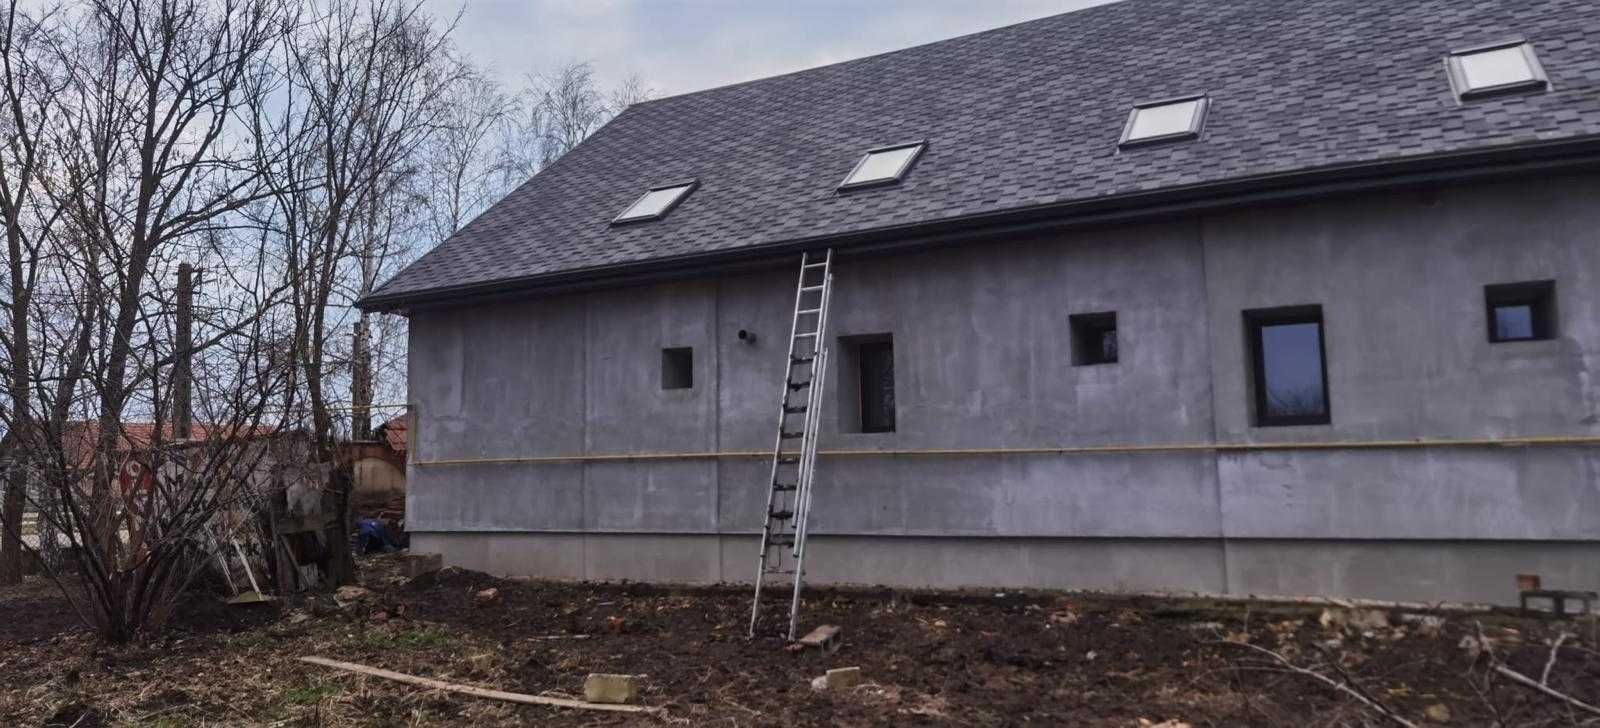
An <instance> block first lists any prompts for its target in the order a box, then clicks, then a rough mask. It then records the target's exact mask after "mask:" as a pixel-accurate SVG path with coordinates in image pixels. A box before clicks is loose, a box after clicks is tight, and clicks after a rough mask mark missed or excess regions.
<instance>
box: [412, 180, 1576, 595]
mask: <svg viewBox="0 0 1600 728" xmlns="http://www.w3.org/2000/svg"><path fill="white" fill-rule="evenodd" d="M1596 199H1600V176H1595V175H1580V176H1571V177H1565V178H1558V179H1550V180H1541V183H1540V184H1538V185H1531V184H1526V183H1494V184H1489V183H1477V184H1464V185H1458V186H1453V187H1448V188H1441V189H1433V190H1425V191H1413V192H1398V193H1384V194H1369V195H1359V196H1346V197H1339V198H1332V199H1328V200H1324V201H1319V202H1315V203H1304V204H1295V205H1283V206H1274V207H1262V208H1256V209H1248V210H1238V211H1233V212H1227V213H1217V214H1210V215H1205V216H1198V217H1193V218H1185V219H1173V220H1166V221H1161V222H1155V223H1149V224H1142V225H1129V226H1123V227H1117V228H1107V229H1101V230H1095V231H1085V232H1076V233H1072V234H1064V235H1057V236H1052V237H1048V238H1030V239H1018V240H1014V241H1008V242H1004V243H985V244H982V245H970V246H965V247H952V248H946V249H941V250H934V251H928V252H922V253H916V254H906V255H901V256H898V257H895V258H893V259H885V258H878V259H870V258H863V259H852V258H849V257H848V256H845V257H841V259H840V261H839V263H838V269H837V273H836V281H835V282H836V294H835V299H834V310H833V332H832V333H833V335H834V336H836V337H851V336H865V335H880V334H890V335H892V336H893V341H894V357H895V399H896V403H897V406H896V420H897V430H896V431H895V432H890V433H873V434H863V433H859V432H851V431H850V430H851V429H852V417H851V416H850V415H851V414H852V413H850V412H848V411H847V408H848V407H849V406H850V404H851V403H850V402H849V401H839V402H830V408H832V411H831V412H830V413H829V415H828V417H827V418H826V421H825V427H824V433H823V438H822V442H821V448H822V450H823V451H824V456H823V457H822V459H821V460H820V462H819V472H818V480H817V493H816V500H815V503H816V508H817V510H816V512H815V515H814V516H813V519H812V525H813V533H814V534H816V535H815V538H814V541H813V542H812V543H813V550H812V552H811V554H810V555H809V556H808V562H807V565H808V567H809V571H810V575H811V577H812V578H813V580H814V581H834V582H849V583H884V584H896V585H905V586H980V585H981V586H1039V587H1094V588H1127V589H1183V590H1191V589H1193V590H1204V591H1228V592H1258V593H1276V594H1282V593H1311V594H1325V595H1349V596H1368V597H1381V598H1405V599H1421V600H1439V599H1451V600H1454V599H1471V600H1487V601H1495V602H1509V601H1512V600H1513V599H1514V598H1515V592H1514V576H1515V574H1517V573H1539V574H1541V575H1542V576H1543V577H1544V582H1545V584H1546V585H1548V586H1552V587H1557V588H1585V589H1592V588H1595V587H1597V586H1600V558H1597V557H1600V447H1596V446H1593V445H1578V444H1574V445H1568V446H1547V445H1546V446H1529V447H1493V446H1490V447H1448V448H1445V447H1429V448H1391V449H1338V448H1335V449H1297V450H1242V451H1239V450H1226V451H1210V450H1195V451H1186V452H1140V453H1103V454H1071V455H1060V454H1039V453H1032V454H1018V453H1013V454H983V455H979V454H970V455H910V454H905V455H881V456H878V455H873V456H862V455H853V456H829V455H827V453H828V452H829V451H837V450H851V451H859V450H882V451H894V452H907V451H921V450H948V449H972V448H986V449H994V450H1006V449H1016V448H1052V447H1089V446H1106V445H1112V446H1125V445H1157V444H1172V443H1220V444H1229V445H1233V444H1246V445H1248V444H1302V445H1311V444H1327V443H1361V442H1372V441H1379V440H1382V441H1397V440H1400V441H1404V440H1417V439H1427V440H1461V439H1488V440H1492V439H1497V438H1536V437H1596V436H1600V296H1596V295H1595V294H1594V291H1596V290H1600V239H1597V238H1596V235H1597V233H1596V232H1595V231H1597V230H1600V205H1596V204H1595V203H1594V201H1595V200H1596ZM1543 280H1554V281H1555V295H1556V308H1557V310H1558V312H1559V319H1558V322H1557V326H1556V331H1557V335H1556V337H1555V338H1553V339H1550V340H1544V341H1528V342H1516V343H1490V342H1489V341H1488V340H1487V337H1486V318H1485V317H1486V312H1485V302H1484V286H1486V285H1491V284H1500V283H1515V282H1523V281H1543ZM793 284H794V271H793V270H781V271H772V272H768V273H752V274H745V275H739V276H730V277H723V278H715V279H706V280H698V281H687V282H679V283H670V284H661V285H653V286H646V287H638V288H630V289H626V290H608V291H600V292H591V293H575V294H567V295H560V296H550V297H543V298H530V299H524V300H518V301H510V302H497V303H493V304H485V305H480V306H473V307H463V308H452V309H433V310H420V311H417V312H415V313H414V314H413V316H412V322H411V329H410V331H411V346H410V351H411V355H410V386H411V392H412V401H413V402H414V403H415V405H416V408H417V409H416V415H417V431H416V432H415V433H414V434H413V439H412V442H413V450H412V453H413V457H414V458H415V460H416V463H415V465H414V467H412V468H411V470H410V472H409V481H410V482H409V484H408V488H409V493H408V516H409V520H408V526H409V527H410V528H411V529H412V530H413V531H414V532H416V536H415V539H416V540H415V542H414V543H415V545H416V548H417V549H418V550H424V551H438V552H441V553H443V554H444V555H445V558H446V561H447V562H448V563H452V564H460V565H464V566H470V567H474V568H481V569H485V570H488V571H493V572H497V573H506V574H532V575H541V576H552V577H562V578H592V579H623V578H626V579H641V580H658V581H701V582H703V581H725V580H743V579H748V578H749V576H750V574H749V573H748V572H753V570H754V561H755V553H754V552H755V546H754V543H753V540H752V537H751V536H750V535H749V534H751V533H752V532H753V531H756V530H758V529H759V527H760V518H761V509H762V506H763V504H764V501H765V497H766V476H767V473H766V465H765V464H764V463H763V462H762V461H761V460H760V459H758V458H749V457H737V456H716V457H692V458H684V459H646V460H615V459H612V458H613V457H614V456H618V455H627V454H645V453H676V454H708V453H710V454H715V453H724V454H725V453H734V452H743V451H760V450H765V449H768V448H770V447H771V443H772V438H773V435H774V433H773V427H774V424H775V422H774V420H775V417H776V406H777V401H778V396H779V382H780V381H781V379H782V370H783V355H784V348H783V347H784V346H785V343H786V342H785V337H786V335H787V333H788V326H789V311H790V307H791V305H792V303H793ZM1306 304H1315V305H1319V306H1321V308H1322V312H1323V321H1324V327H1325V340H1326V358H1327V365H1326V369H1327V373H1328V392H1329V401H1330V403H1331V411H1332V422H1331V423H1330V424H1325V425H1307V426H1294V427H1259V426H1256V423H1255V422H1253V418H1252V406H1251V402H1250V398H1251V396H1252V395H1251V392H1250V381H1251V374H1250V363H1249V357H1248V353H1247V347H1246V341H1245V336H1246V327H1245V326H1244V323H1243V319H1242V312H1243V311H1245V310H1249V309H1257V308H1271V307H1282V306H1298V305H1306ZM1106 311H1115V312H1116V313H1117V321H1118V339H1119V344H1120V347H1119V348H1120V356H1119V361H1118V362H1117V363H1115V364H1106V365H1095V366H1074V365H1073V364H1072V362H1073V358H1072V336H1071V332H1070V329H1069V326H1068V317H1069V316H1070V315H1072V314H1078V313H1094V312H1106ZM741 329H744V330H747V331H753V332H755V333H757V335H758V338H757V340H756V343H755V344H754V345H752V344H750V343H747V342H745V341H741V340H739V339H738V337H737V332H738V331H739V330H741ZM679 347H691V348H692V349H693V382H694V386H693V387H691V388H686V389H663V388H662V387H661V372H660V361H661V350H662V349H664V348H679ZM832 376H833V377H835V378H836V379H835V381H834V382H833V384H831V385H830V391H831V392H833V393H839V392H849V391H851V388H850V387H849V386H846V385H850V384H851V382H849V381H840V380H838V379H837V378H839V377H849V376H851V375H850V374H849V373H848V372H847V371H844V370H843V368H838V369H835V370H834V371H833V372H832ZM571 457H576V458H578V460H561V461H541V460H538V458H571ZM584 458H589V459H587V460H584Z"/></svg>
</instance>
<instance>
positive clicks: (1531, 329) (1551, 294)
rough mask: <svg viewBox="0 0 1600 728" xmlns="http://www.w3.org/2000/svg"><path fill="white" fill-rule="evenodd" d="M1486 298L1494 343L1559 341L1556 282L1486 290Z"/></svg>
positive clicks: (1523, 284) (1517, 284)
mask: <svg viewBox="0 0 1600 728" xmlns="http://www.w3.org/2000/svg"><path fill="white" fill-rule="evenodd" d="M1483 297H1484V302H1485V304H1486V305H1487V307H1488V308H1487V315H1488V321H1489V341H1490V342H1491V343H1496V344H1498V343H1504V342H1510V341H1541V340H1544V339H1553V338H1555V336H1556V321H1555V313H1556V303H1555V299H1556V284H1555V281H1533V282H1529V283H1502V284H1498V285H1493V286H1484V287H1483Z"/></svg>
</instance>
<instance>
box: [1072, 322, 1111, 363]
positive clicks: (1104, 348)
mask: <svg viewBox="0 0 1600 728" xmlns="http://www.w3.org/2000/svg"><path fill="white" fill-rule="evenodd" d="M1067 321H1068V322H1069V323H1070V325H1071V327H1072V363H1073V365H1074V366H1088V365H1091V364H1115V363H1117V314H1116V312H1115V311H1112V312H1107V313H1080V314H1075V315H1073V316H1069V317H1068V318H1067Z"/></svg>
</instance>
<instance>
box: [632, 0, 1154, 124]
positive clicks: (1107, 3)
mask: <svg viewBox="0 0 1600 728" xmlns="http://www.w3.org/2000/svg"><path fill="white" fill-rule="evenodd" d="M1149 1H1150V0H1100V2H1099V4H1097V5H1088V6H1085V7H1081V8H1078V9H1076V10H1067V11H1064V12H1051V13H1048V14H1045V15H1041V16H1039V17H1037V18H1029V19H1027V20H1018V21H1016V22H1014V23H1006V24H1005V25H999V26H995V27H993V28H987V29H984V30H977V31H973V32H971V33H964V34H962V35H957V36H951V37H949V38H940V39H938V40H930V41H926V42H923V43H917V44H915V45H909V46H906V47H904V48H895V49H893V50H887V51H882V52H879V53H873V54H871V55H865V56H857V57H855V58H846V59H844V60H839V61H833V62H831V63H824V64H822V65H820V66H810V67H807V68H797V69H795V70H793V71H785V72H783V73H776V74H773V75H771V76H762V77H760V78H751V79H746V80H744V81H732V82H729V83H725V84H722V85H720V86H712V87H710V88H703V89H696V90H694V91H685V92H683V93H678V94H670V95H667V96H658V97H656V98H651V99H645V100H643V101H636V102H634V103H633V104H630V105H629V108H632V107H634V106H647V105H649V104H654V103H658V102H661V101H673V100H676V99H682V98H686V97H689V96H699V95H701V94H708V93H712V92H715V91H726V90H729V89H734V88H738V87H740V86H749V85H751V84H757V83H762V82H765V81H775V80H777V79H780V78H789V77H792V76H799V75H803V74H808V73H815V72H818V71H823V70H827V69H830V68H837V67H839V66H848V65H851V64H855V63H865V62H867V61H875V60H878V59H881V58H886V57H889V56H895V55H900V54H902V53H910V52H912V51H926V50H927V49H928V48H930V47H932V46H940V45H945V44H949V43H955V42H958V41H967V40H971V39H973V38H978V37H980V36H985V35H991V34H995V33H1002V32H1005V31H1015V30H1017V29H1018V28H1020V27H1022V26H1025V25H1032V24H1034V23H1039V22H1043V21H1046V20H1052V19H1055V18H1060V17H1062V16H1065V15H1078V14H1080V13H1089V12H1093V11H1097V10H1103V9H1105V8H1108V7H1112V6H1124V5H1135V4H1139V3H1143V2H1149Z"/></svg>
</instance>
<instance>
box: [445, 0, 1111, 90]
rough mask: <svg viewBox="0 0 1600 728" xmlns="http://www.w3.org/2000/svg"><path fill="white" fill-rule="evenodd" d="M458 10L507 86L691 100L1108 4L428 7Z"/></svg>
mask: <svg viewBox="0 0 1600 728" xmlns="http://www.w3.org/2000/svg"><path fill="white" fill-rule="evenodd" d="M427 1H428V3H429V4H428V8H429V10H430V11H431V12H433V13H435V14H436V15H438V16H440V17H441V18H444V19H449V18H453V17H455V16H456V13H457V12H458V11H459V12H460V13H461V15H460V22H459V25H458V26H457V28H456V35H455V38H456V43H457V45H458V46H459V47H460V48H461V49H462V50H463V51H465V52H466V53H467V54H468V55H470V56H471V57H473V58H474V59H476V60H477V62H478V63H480V64H482V65H486V66H491V67H493V68H494V69H495V71H496V73H497V74H498V75H499V76H500V77H501V78H502V79H503V80H504V81H505V82H506V83H508V84H511V85H520V84H521V79H522V77H523V76H524V75H525V74H527V73H529V72H533V71H543V70H548V69H551V68H554V67H557V66H560V65H562V64H564V63H569V62H572V61H593V62H594V64H595V71H596V74H597V76H598V77H599V78H600V80H601V81H602V82H605V83H613V82H615V81H616V80H618V79H621V78H624V77H626V76H629V75H637V76H638V77H640V78H641V79H643V80H644V81H645V83H646V85H647V86H649V87H650V88H652V89H654V90H655V91H656V93H657V94H658V95H668V94H678V93H686V92H689V91H697V90H700V89H705V88H711V87H714V86H722V85H726V84H730V83H738V82H740V81H748V80H752V79H757V78H764V77H766V76H772V75H776V74H780V73H788V72H791V71H798V70H801V69H805V68H812V67H815V66H820V65H825V64H829V63H836V62H839V61H844V60H849V59H852V58H860V57H862V56H869V55H873V54H876V53H883V52H886V51H891V50H896V49H899V48H906V47H910V46H913V45H919V44H922V43H929V42H932V41H936V40H942V39H945V38H953V37H955V36H958V35H965V34H968V33H975V32H978V31H982V30H988V29H990V28H997V27H1000V26H1003V25H1009V24H1011V23H1017V22H1021V21H1024V20H1031V19H1034V18H1040V17H1044V16H1047V15H1052V14H1055V13H1060V12H1067V11H1070V10H1076V9H1080V8H1083V7H1087V6H1090V5H1099V4H1102V3H1104V2H1106V0H990V2H983V3H975V2H971V1H970V0H874V1H873V2H860V1H859V0H810V1H809V2H784V3H776V2H770V3H769V2H748V1H745V2H735V1H733V0H672V1H668V0H633V1H628V0H469V2H467V3H466V4H465V5H461V4H460V2H459V0H427Z"/></svg>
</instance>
